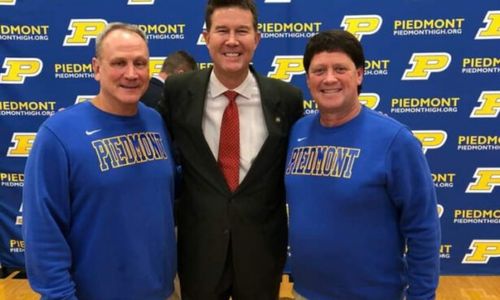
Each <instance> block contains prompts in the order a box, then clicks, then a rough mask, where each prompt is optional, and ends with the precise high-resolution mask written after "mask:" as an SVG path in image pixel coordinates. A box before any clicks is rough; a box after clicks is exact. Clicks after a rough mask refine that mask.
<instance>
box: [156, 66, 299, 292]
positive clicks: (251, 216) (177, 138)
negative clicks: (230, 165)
mask: <svg viewBox="0 0 500 300" xmlns="http://www.w3.org/2000/svg"><path fill="white" fill-rule="evenodd" d="M251 71H252V72H253V74H254V76H255V78H256V80H257V84H258V86H259V89H260V95H261V102H262V109H263V112H264V118H265V123H266V126H267V130H268V133H269V135H268V137H267V139H266V141H265V142H264V144H263V145H262V148H261V149H260V152H259V153H258V155H257V157H256V158H255V160H254V162H253V164H252V166H251V168H250V169H249V171H248V173H247V175H246V176H245V178H244V179H243V181H242V182H241V184H240V186H239V187H238V188H237V190H236V191H234V193H233V192H231V191H230V190H229V188H228V186H227V184H226V181H225V179H224V175H223V174H222V172H221V171H220V169H219V166H218V164H217V161H216V157H214V155H213V154H212V151H211V150H210V148H209V146H208V144H207V142H206V140H205V137H204V135H203V130H202V125H201V124H202V118H203V113H204V106H205V97H206V94H207V88H208V83H209V78H210V73H211V69H205V70H201V71H196V72H189V73H184V74H181V75H178V76H177V75H176V76H169V77H168V79H167V81H166V82H165V90H164V99H163V100H162V102H161V103H160V107H159V110H160V112H161V113H162V115H163V117H164V119H165V120H166V122H167V127H168V128H169V130H170V132H171V134H172V138H173V140H174V144H175V145H176V147H177V151H178V154H179V159H180V163H181V165H182V171H183V173H182V183H181V191H180V201H179V208H178V209H179V210H178V220H177V221H178V250H179V251H178V255H179V276H180V279H181V286H182V293H184V294H188V295H189V296H190V297H193V298H194V299H201V298H200V297H199V295H204V294H205V293H207V292H213V291H214V290H215V288H216V286H217V283H218V282H219V281H220V277H221V274H222V271H223V269H224V264H225V262H226V257H227V256H228V251H231V255H232V259H233V267H234V277H235V278H237V279H238V285H239V287H243V288H245V289H247V290H249V291H252V290H255V291H256V292H258V291H267V293H268V294H269V293H271V295H273V294H274V293H275V292H277V290H278V289H279V282H280V279H281V274H282V271H283V267H284V263H285V259H286V252H287V251H286V250H287V214H286V207H285V192H284V179H283V177H284V168H285V158H286V157H285V156H286V151H287V143H288V133H289V130H290V127H291V126H292V124H293V123H294V122H295V121H296V120H297V119H298V118H299V117H301V116H302V112H303V97H302V93H301V91H300V90H299V89H297V88H295V87H292V86H291V85H289V84H287V83H284V82H282V81H279V80H276V79H271V78H266V77H263V76H259V75H258V74H257V73H255V71H254V70H253V69H251ZM276 295H277V294H274V298H275V297H276ZM255 299H262V300H265V299H272V298H271V297H270V296H267V297H263V296H258V297H257V298H255Z"/></svg>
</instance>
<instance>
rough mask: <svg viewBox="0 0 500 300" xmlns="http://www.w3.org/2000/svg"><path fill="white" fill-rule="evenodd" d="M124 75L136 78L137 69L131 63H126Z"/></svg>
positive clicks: (128, 77)
mask: <svg viewBox="0 0 500 300" xmlns="http://www.w3.org/2000/svg"><path fill="white" fill-rule="evenodd" d="M125 77H126V78H127V79H135V78H137V70H136V69H135V66H134V65H133V64H129V65H127V68H126V69H125Z"/></svg>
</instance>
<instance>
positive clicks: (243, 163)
mask: <svg viewBox="0 0 500 300" xmlns="http://www.w3.org/2000/svg"><path fill="white" fill-rule="evenodd" d="M227 90H228V88H226V87H225V86H224V85H223V84H222V83H221V82H220V81H219V80H218V79H217V76H215V74H214V72H212V74H211V75H210V82H209V84H208V89H207V95H206V100H205V111H204V114H203V120H202V125H201V126H202V129H203V134H204V135H205V139H206V140H207V143H208V146H209V147H210V150H212V153H213V155H214V157H215V159H216V160H217V157H218V155H219V139H220V126H221V123H222V115H223V114H224V110H225V109H226V106H227V104H228V103H229V100H228V99H227V98H226V96H224V95H223V93H224V92H225V91H227ZM233 90H234V91H236V92H238V97H237V98H236V104H237V105H238V115H239V120H240V183H241V182H242V181H243V178H245V176H246V174H247V173H248V170H249V169H250V166H251V165H252V163H253V161H254V159H255V157H256V156H257V154H258V153H259V151H260V148H261V147H262V145H263V144H264V141H265V140H266V138H267V135H268V132H267V127H266V123H265V120H264V112H263V111H262V104H261V100H260V92H259V87H258V86H257V80H255V78H254V76H253V75H252V72H248V75H247V77H246V78H245V80H244V81H243V82H242V83H241V84H240V85H239V86H238V87H237V88H235V89H233Z"/></svg>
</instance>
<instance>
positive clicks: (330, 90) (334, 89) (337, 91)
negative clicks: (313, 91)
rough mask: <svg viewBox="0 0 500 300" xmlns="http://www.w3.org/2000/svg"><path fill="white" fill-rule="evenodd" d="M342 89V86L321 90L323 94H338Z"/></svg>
mask: <svg viewBox="0 0 500 300" xmlns="http://www.w3.org/2000/svg"><path fill="white" fill-rule="evenodd" d="M341 90H342V89H341V88H326V89H320V92H321V93H323V94H336V93H339V92H340V91H341Z"/></svg>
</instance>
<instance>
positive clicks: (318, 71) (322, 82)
mask: <svg viewBox="0 0 500 300" xmlns="http://www.w3.org/2000/svg"><path fill="white" fill-rule="evenodd" d="M362 81H363V68H356V66H355V65H354V62H353V61H352V60H351V58H350V57H349V56H348V55H347V54H345V53H343V52H326V51H324V52H320V53H317V54H315V55H314V56H313V58H312V60H311V64H310V66H309V70H308V74H307V86H308V87H309V90H310V92H311V95H312V97H313V98H314V100H315V101H316V103H317V104H318V109H319V111H320V112H321V113H347V112H349V111H351V110H352V109H355V108H356V106H357V105H358V102H359V100H358V85H360V84H361V82H362Z"/></svg>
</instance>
